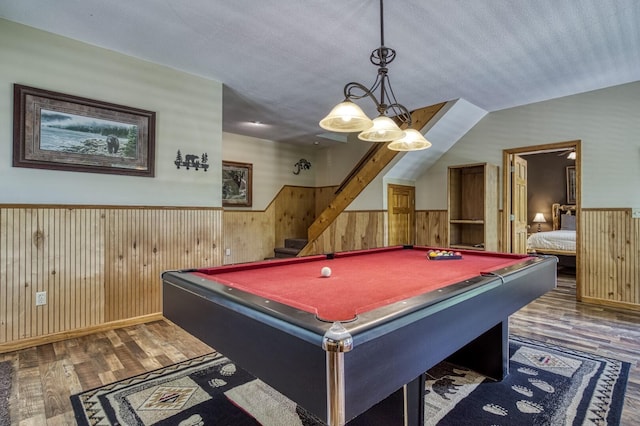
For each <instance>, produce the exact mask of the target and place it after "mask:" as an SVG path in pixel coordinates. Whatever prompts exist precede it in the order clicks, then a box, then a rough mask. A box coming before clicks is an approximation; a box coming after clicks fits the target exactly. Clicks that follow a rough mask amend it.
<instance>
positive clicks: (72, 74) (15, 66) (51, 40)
mask: <svg viewBox="0 0 640 426" xmlns="http://www.w3.org/2000/svg"><path fill="white" fill-rule="evenodd" d="M0 58H1V59H0V61H1V66H0V203H25V204H32V203H33V204H35V203H38V204H95V205H149V206H158V205H162V206H214V207H215V206H220V205H221V193H220V191H218V190H213V188H220V181H221V169H220V162H221V146H222V85H221V84H220V83H219V82H216V81H211V80H206V79H203V78H200V77H195V76H193V75H189V74H186V73H183V72H180V71H176V70H172V69H169V68H166V67H162V66H159V65H155V64H152V63H149V62H145V61H142V60H139V59H135V58H132V57H129V56H125V55H121V54H118V53H115V52H112V51H109V50H106V49H101V48H97V47H94V46H91V45H88V44H84V43H80V42H77V41H74V40H71V39H68V38H64V37H59V36H56V35H53V34H50V33H46V32H43V31H40V30H35V29H33V28H30V27H26V26H23V25H20V24H16V23H13V22H9V21H6V20H2V19H0ZM14 83H19V84H23V85H27V86H32V87H36V88H39V89H47V90H52V91H56V92H62V93H66V94H71V95H76V96H81V97H85V98H90V99H95V100H100V101H106V102H110V103H115V104H121V105H125V106H129V107H136V108H141V109H146V110H151V111H155V112H156V156H155V169H156V173H155V174H156V176H155V177H154V178H146V177H132V176H122V175H107V174H97V173H79V172H67V171H55V170H39V169H29V168H17V167H12V165H11V164H12V146H13V132H12V128H13V126H12V123H13V104H12V100H13V84H14ZM178 149H179V150H180V151H181V152H182V154H183V155H184V154H197V155H201V154H202V153H204V152H206V153H207V154H208V156H209V163H210V168H209V170H208V171H207V172H203V171H202V170H200V171H197V172H196V171H194V170H189V171H186V170H185V169H180V170H178V169H177V168H176V166H175V165H174V164H173V161H174V160H175V158H176V153H177V150H178Z"/></svg>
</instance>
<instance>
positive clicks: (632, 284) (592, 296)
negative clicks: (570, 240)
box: [577, 208, 640, 310]
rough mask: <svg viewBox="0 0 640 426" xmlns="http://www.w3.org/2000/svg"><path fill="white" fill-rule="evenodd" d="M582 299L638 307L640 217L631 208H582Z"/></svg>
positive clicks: (580, 272)
mask: <svg viewBox="0 0 640 426" xmlns="http://www.w3.org/2000/svg"><path fill="white" fill-rule="evenodd" d="M579 232H580V244H581V247H580V264H579V265H577V266H578V274H579V280H580V283H581V286H580V288H579V291H580V293H581V294H580V293H579V294H578V297H579V298H581V300H582V301H584V302H589V303H598V304H603V305H609V306H619V307H626V308H631V309H636V310H640V219H634V218H632V217H631V209H585V208H583V209H582V211H581V217H580V230H579Z"/></svg>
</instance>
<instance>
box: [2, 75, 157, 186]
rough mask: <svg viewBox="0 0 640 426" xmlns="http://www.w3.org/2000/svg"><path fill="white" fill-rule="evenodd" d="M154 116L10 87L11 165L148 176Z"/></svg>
mask: <svg viewBox="0 0 640 426" xmlns="http://www.w3.org/2000/svg"><path fill="white" fill-rule="evenodd" d="M155 116H156V114H155V112H152V111H146V110H142V109H138V108H131V107H126V106H123V105H116V104H111V103H107V102H101V101H96V100H93V99H87V98H82V97H78V96H73V95H67V94H64V93H58V92H52V91H50V90H42V89H36V88H34V87H28V86H23V85H20V84H14V90H13V166H14V167H28V168H35V169H53V170H66V171H74V172H90V173H109V174H119V175H132V176H144V177H153V176H154V175H155V169H154V157H155Z"/></svg>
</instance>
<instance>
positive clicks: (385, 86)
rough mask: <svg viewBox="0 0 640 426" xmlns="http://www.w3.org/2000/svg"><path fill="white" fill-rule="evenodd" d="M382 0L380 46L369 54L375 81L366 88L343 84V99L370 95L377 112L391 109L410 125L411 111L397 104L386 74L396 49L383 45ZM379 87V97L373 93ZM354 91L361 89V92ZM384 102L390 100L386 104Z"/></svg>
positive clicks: (357, 84) (358, 84)
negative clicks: (375, 68) (374, 68)
mask: <svg viewBox="0 0 640 426" xmlns="http://www.w3.org/2000/svg"><path fill="white" fill-rule="evenodd" d="M383 7H384V6H383V0H380V47H378V48H377V49H374V50H373V51H372V52H371V55H370V56H369V60H370V61H371V63H372V64H373V65H375V66H377V67H378V75H377V76H376V81H374V82H373V85H372V86H371V88H367V87H365V86H364V85H362V84H360V83H357V82H351V83H347V84H346V85H345V86H344V97H345V100H354V99H362V98H365V97H367V96H368V97H370V98H371V99H372V100H373V102H374V103H375V105H376V109H377V110H378V114H380V115H386V114H387V111H389V110H390V111H392V112H393V115H394V116H396V117H397V118H398V119H400V121H401V122H402V123H406V124H407V125H408V126H410V125H411V113H410V112H409V110H408V109H407V108H406V107H405V106H404V105H402V104H399V103H398V101H397V100H396V97H395V95H394V93H393V89H392V88H391V83H390V81H389V76H388V75H387V73H388V71H389V69H388V68H387V65H388V64H390V63H391V62H392V61H393V60H394V59H395V57H396V51H395V50H394V49H392V48H390V47H386V46H385V45H384V9H383ZM378 89H380V99H379V100H378V98H377V97H376V95H375V94H374V93H375V92H376V91H377V90H378ZM354 91H362V93H361V94H359V93H357V92H354ZM386 102H391V104H387V103H386Z"/></svg>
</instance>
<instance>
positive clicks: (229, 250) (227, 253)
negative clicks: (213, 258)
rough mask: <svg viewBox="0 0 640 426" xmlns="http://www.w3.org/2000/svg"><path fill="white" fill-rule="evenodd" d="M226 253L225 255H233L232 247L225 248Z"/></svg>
mask: <svg viewBox="0 0 640 426" xmlns="http://www.w3.org/2000/svg"><path fill="white" fill-rule="evenodd" d="M224 255H225V256H231V249H230V248H228V249H224Z"/></svg>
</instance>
